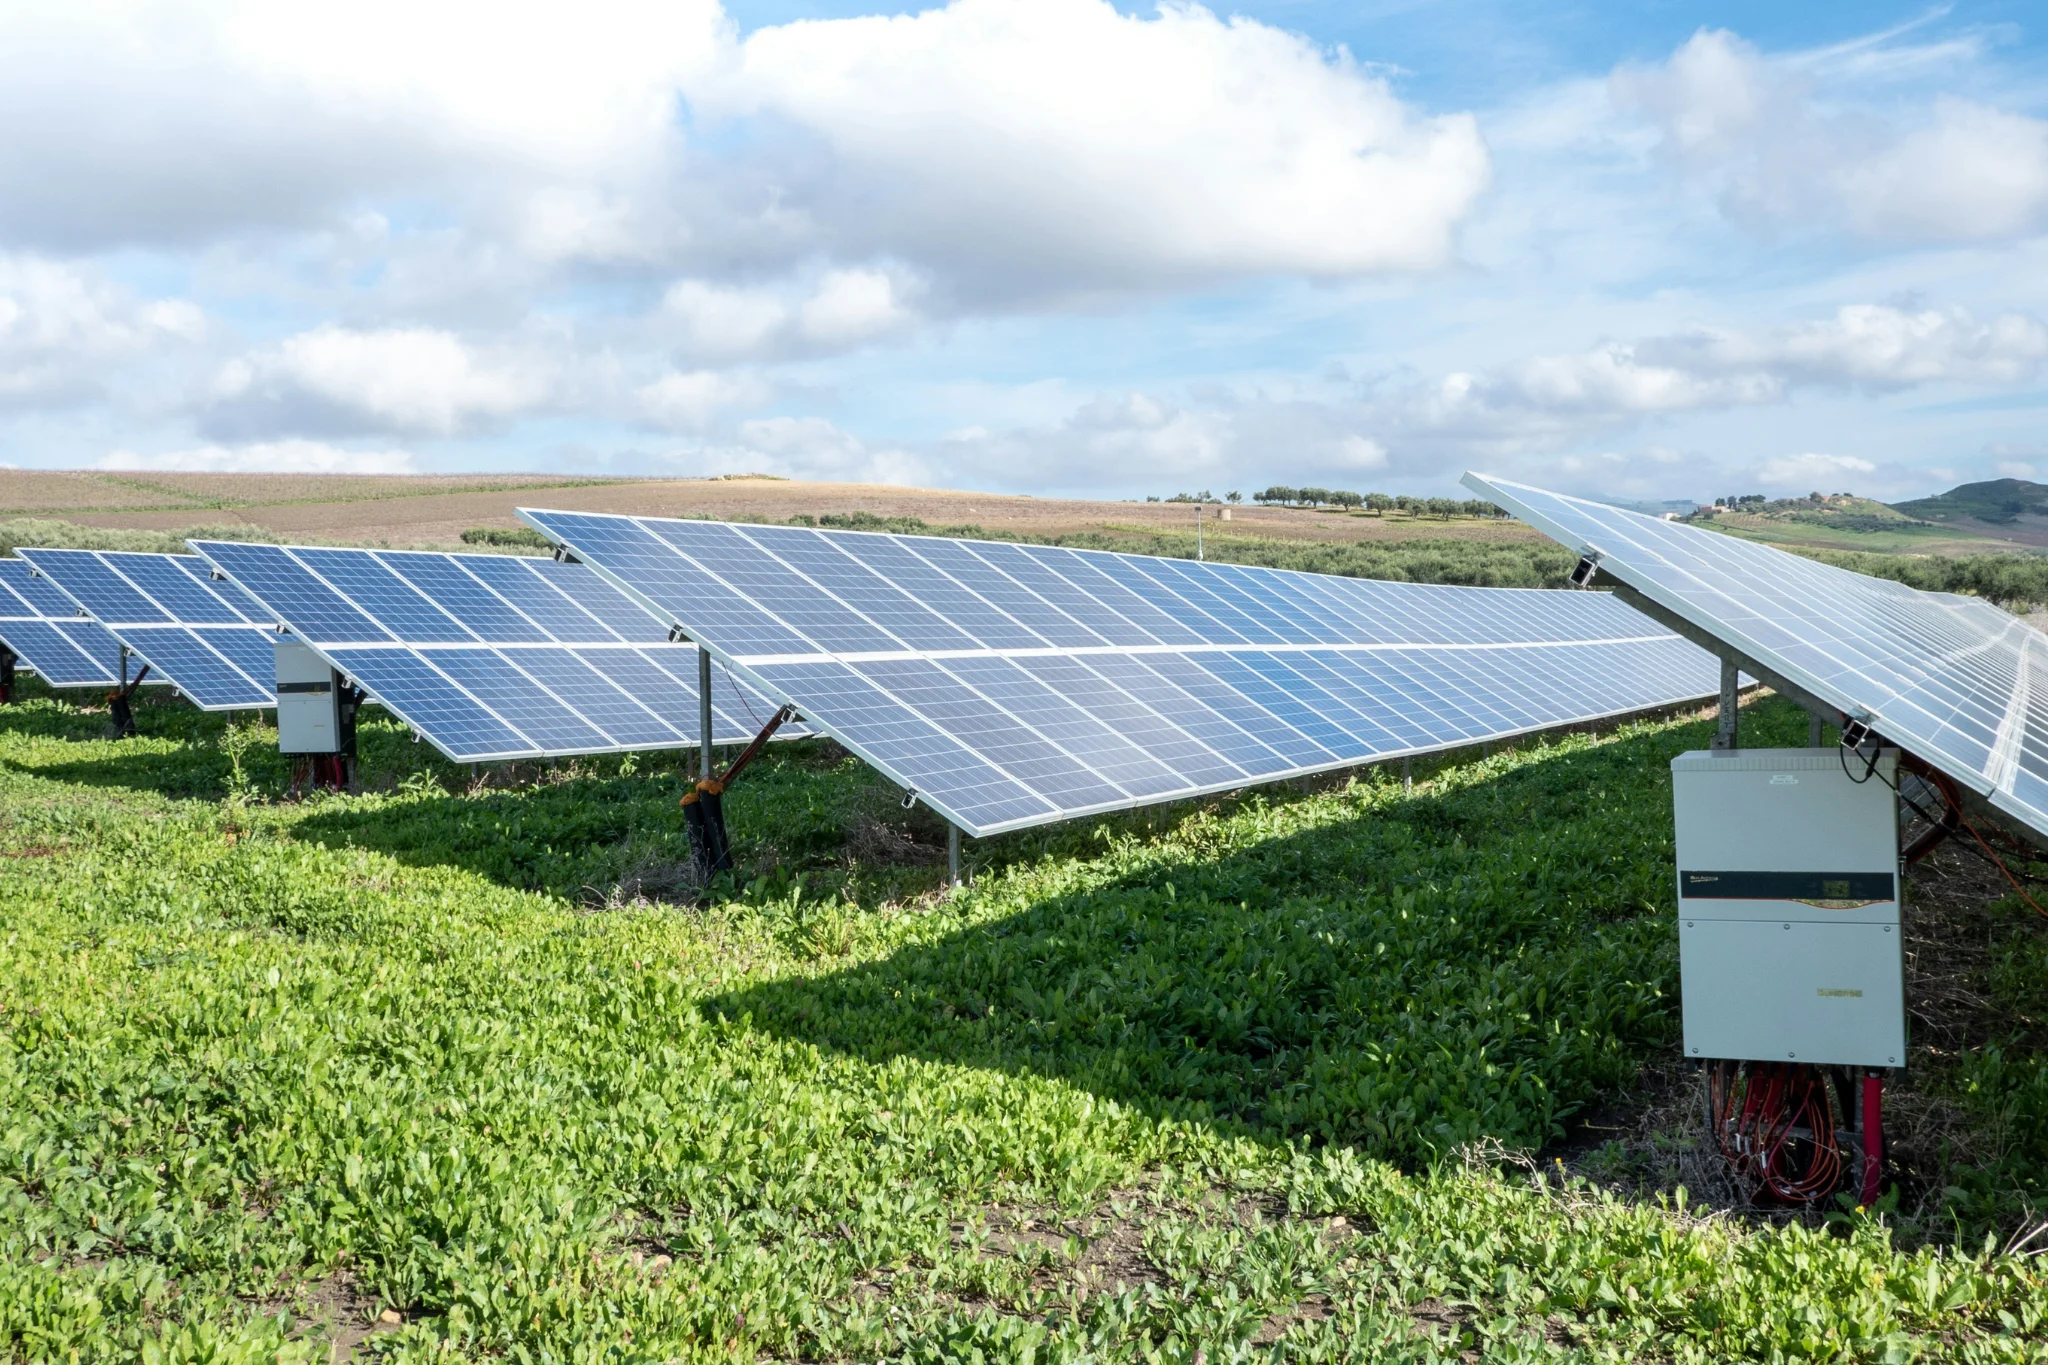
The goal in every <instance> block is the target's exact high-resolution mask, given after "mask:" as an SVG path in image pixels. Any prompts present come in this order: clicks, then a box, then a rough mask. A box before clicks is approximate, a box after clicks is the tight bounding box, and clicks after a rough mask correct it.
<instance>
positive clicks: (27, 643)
mask: <svg viewBox="0 0 2048 1365" xmlns="http://www.w3.org/2000/svg"><path fill="white" fill-rule="evenodd" d="M0 645H5V646H7V648H8V649H10V650H12V651H13V652H14V654H15V655H16V656H17V657H18V658H19V659H20V660H21V663H22V665H23V666H24V667H26V668H28V669H30V670H31V671H33V672H34V673H36V674H37V675H38V676H39V677H41V678H42V680H43V681H44V682H46V683H48V684H49V685H50V686H52V687H118V686H119V685H120V682H121V645H120V642H119V641H117V640H116V639H115V638H114V637H113V636H112V635H109V634H108V633H107V631H106V628H105V627H103V626H101V625H100V624H99V623H98V622H97V621H88V620H86V619H85V618H84V617H81V616H80V615H79V614H78V608H77V607H76V606H75V605H73V604H72V602H71V600H70V599H69V598H67V597H65V596H64V594H63V593H61V592H59V591H57V589H56V587H55V586H53V585H52V584H51V583H50V581H49V580H48V579H46V578H38V577H36V576H35V570H34V568H32V567H31V566H30V564H29V562H28V561H27V560H25V559H14V558H6V559H0Z"/></svg>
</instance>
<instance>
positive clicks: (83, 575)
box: [21, 550, 172, 624]
mask: <svg viewBox="0 0 2048 1365" xmlns="http://www.w3.org/2000/svg"><path fill="white" fill-rule="evenodd" d="M21 557H22V558H23V559H26V560H27V561H28V562H29V563H30V564H32V565H34V566H35V567H36V568H38V569H40V570H41V571H42V572H43V574H44V575H45V576H46V577H48V578H50V579H53V580H55V581H56V583H57V586H58V587H59V588H60V589H62V590H63V592H64V593H65V595H66V596H68V597H70V598H71V599H72V600H73V601H75V602H76V603H77V604H78V606H80V607H83V608H84V609H85V610H86V611H88V612H90V613H91V614H92V615H93V617H94V618H95V619H97V620H100V621H146V622H150V623H152V624H160V623H163V622H168V621H170V620H171V619H172V617H171V615H170V613H168V612H166V611H164V610H163V609H162V608H161V607H159V606H157V605H156V604H155V603H154V602H151V601H150V600H149V599H148V598H146V597H144V596H143V595H142V594H141V593H139V592H137V591H136V590H135V586H134V584H132V583H130V582H129V581H128V580H127V579H125V578H123V577H121V575H120V574H118V573H116V572H114V570H113V568H112V567H111V566H110V565H108V564H107V563H106V561H105V560H103V559H101V558H100V557H99V556H98V555H97V554H94V553H93V552H92V551H91V550H27V551H25V552H24V553H23V554H22V556H21Z"/></svg>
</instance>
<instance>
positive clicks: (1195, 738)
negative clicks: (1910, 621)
mask: <svg viewBox="0 0 2048 1365" xmlns="http://www.w3.org/2000/svg"><path fill="white" fill-rule="evenodd" d="M519 515H520V516H521V518H523V519H524V520H525V521H527V522H528V523H529V524H531V525H533V526H534V527H536V528H538V529H539V530H540V531H541V532H542V533H543V534H545V535H547V536H548V537H550V538H551V539H553V540H555V541H556V542H557V543H559V544H562V545H565V546H567V547H569V549H570V550H572V551H573V552H574V555H575V557H576V558H577V559H579V560H582V561H583V562H585V563H587V564H589V565H591V566H592V567H593V568H595V569H597V570H598V571H599V572H600V573H602V574H603V575H604V576H605V577H607V578H609V579H610V580H611V581H612V582H614V583H616V584H618V585H619V586H620V587H622V588H624V589H625V590H627V591H628V592H630V593H632V594H633V595H634V596H635V597H637V598H638V599H640V601H642V602H643V603H644V604H646V606H647V607H648V609H649V610H651V611H654V612H656V613H657V614H659V615H660V616H661V617H663V618H664V619H666V620H669V621H672V622H674V623H675V624H676V625H677V626H679V627H681V628H682V630H684V631H685V632H687V633H688V634H689V636H690V638H692V639H694V640H697V641H699V642H701V643H702V644H704V645H705V646H706V647H707V648H708V649H709V650H710V651H711V652H712V653H713V654H714V655H716V656H718V657H719V658H721V659H723V660H725V661H726V662H728V663H729V664H731V665H732V667H733V670H734V671H735V672H736V673H738V674H739V675H740V676H742V677H743V678H746V679H748V680H750V681H752V682H755V683H757V684H758V685H759V686H760V687H761V689H762V690H763V691H765V692H767V693H768V694H769V695H770V696H771V697H775V698H777V699H780V700H783V701H788V702H792V703H794V704H795V705H796V706H797V707H798V708H799V710H800V711H801V712H802V714H803V717H804V719H805V720H806V721H808V722H810V723H811V725H812V726H813V727H814V728H817V729H820V730H823V731H825V732H827V733H829V734H831V735H832V736H833V737H835V738H836V739H838V740H839V741H840V742H842V743H844V744H845V745H846V746H847V747H848V748H850V749H852V750H853V751H854V752H855V753H857V754H859V755H860V756H861V757H862V758H863V759H865V760H867V761H868V762H869V763H871V764H873V765H874V766H875V767H877V768H879V769H881V770H882V771H883V772H884V773H886V774H887V775H888V776H890V777H891V778H893V779H894V780H895V781H897V782H898V783H900V784H902V785H904V786H906V787H909V788H911V789H913V790H914V791H916V792H917V793H918V795H919V796H920V797H921V798H923V799H924V800H926V801H927V802H928V803H929V804H930V805H931V806H932V807H933V808H934V809H936V810H938V811H939V812H940V813H941V814H943V815H945V816H946V818H948V819H949V820H951V821H952V822H953V823H954V824H956V825H958V826H959V827H960V828H962V829H964V830H966V831H967V832H968V833H970V834H977V835H982V834H992V833H997V832H999V831H1002V830H1006V829H1016V828H1021V827H1024V826H1028V825H1035V824H1042V823H1046V822H1049V821H1053V820H1060V819H1066V818H1069V817H1072V816H1076V815H1083V814H1087V813H1089V812H1092V811H1102V810H1113V809H1118V808H1122V807H1128V806H1136V805H1144V804H1148V803H1151V802H1156V801H1164V800H1170V799H1175V798H1179V797H1185V796H1192V795H1197V794H1200V793H1202V792H1210V791H1225V790H1230V789H1232V788H1236V787H1242V786H1247V785H1250V784H1253V783H1258V782H1268V781H1272V780H1275V779H1278V778H1283V777H1289V776H1294V775H1297V774H1302V773H1310V772H1318V771H1324V770H1328V769H1332V768H1341V767H1348V766H1352V765H1356V764H1359V763H1365V762H1372V761H1376V760H1379V759H1384V758H1398V757H1401V756H1402V755H1404V754H1415V753H1421V752H1426V751H1430V750H1436V749H1444V748H1450V747H1456V746H1460V745H1465V744H1471V743H1475V742H1478V741H1482V740H1491V739H1501V738H1506V737H1509V736H1512V735H1516V734H1522V733H1527V732H1530V731H1534V730H1541V729H1547V728H1550V727H1552V726H1556V725H1561V724H1568V723H1573V722H1580V721H1588V720H1594V719H1598V718H1602V717H1606V716H1612V715H1618V714H1623V713H1627V712H1631V711H1638V710H1643V709H1647V708H1650V707H1655V706H1661V705H1666V704H1670V703H1673V702H1678V701H1684V700H1689V699H1692V698H1697V697H1702V696H1705V695H1707V694H1709V693H1711V692H1713V691H1714V690H1715V685H1716V678H1717V665H1716V663H1715V661H1714V660H1713V659H1712V657H1711V656H1709V655H1707V654H1705V653H1704V652H1702V651H1701V650H1699V649H1698V648H1697V647H1695V646H1693V645H1691V644H1689V643H1687V642H1686V641H1684V640H1683V639H1680V638H1679V637H1678V636H1676V635H1674V634H1673V633H1671V632H1670V631H1668V630H1665V629H1663V628H1661V627H1659V626H1657V625H1655V624H1654V623H1652V622H1650V621H1647V620H1645V619H1644V618H1643V617H1642V616H1641V615H1640V614H1638V613H1636V612H1634V611H1631V610H1629V609H1628V608H1627V607H1625V606H1623V605H1622V604H1620V603H1619V602H1615V601H1613V600H1611V599H1607V598H1605V597H1603V596H1597V595H1594V594H1586V593H1565V592H1541V591H1530V590H1512V589H1501V588H1455V587H1435V586H1424V585H1419V584H1412V583H1385V582H1371V581H1366V580H1362V579H1352V578H1336V577H1330V576H1327V575H1321V574H1307V573H1293V572H1288V571H1284V570H1276V569H1256V568H1246V567H1243V566H1239V565H1231V564H1198V563H1191V562H1188V561H1185V560H1171V559H1155V558H1151V557H1148V556H1141V555H1121V554H1107V553H1101V552H1097V551H1082V550H1065V549H1055V548H1051V547H1047V546H1037V545H1009V544H998V543H992V542H987V541H967V540H950V539H939V538H935V537H928V536H897V535H875V534H868V533H862V532H852V531H813V530H806V529H802V528H796V527H771V526H739V525H728V524H722V523H717V522H701V521H669V520H663V519H659V518H652V517H646V518H635V517H621V516H604V515H592V514H584V513H571V512H552V511H534V510H528V509H520V512H519Z"/></svg>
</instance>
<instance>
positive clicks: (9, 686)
mask: <svg viewBox="0 0 2048 1365" xmlns="http://www.w3.org/2000/svg"><path fill="white" fill-rule="evenodd" d="M13 700H14V651H13V650H11V649H9V648H8V647H7V646H6V645H0V706H5V705H6V704H7V703H8V702H11V701H13Z"/></svg>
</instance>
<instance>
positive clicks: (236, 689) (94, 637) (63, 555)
mask: <svg viewBox="0 0 2048 1365" xmlns="http://www.w3.org/2000/svg"><path fill="white" fill-rule="evenodd" d="M22 553H23V555H24V556H25V557H26V558H27V559H28V561H29V562H30V563H31V564H33V565H35V566H36V567H37V568H38V569H39V570H40V571H41V572H42V574H43V578H41V579H39V580H38V581H39V582H46V583H48V584H50V585H52V586H53V587H54V588H56V589H57V590H58V591H59V592H60V593H61V594H62V595H63V596H64V597H66V598H67V599H68V600H69V601H70V602H71V603H72V604H73V605H74V607H75V608H76V609H78V610H84V611H88V612H91V613H92V615H93V616H94V618H95V620H94V622H92V623H78V624H74V623H70V622H62V623H59V624H58V626H57V628H58V629H59V630H60V631H64V632H67V633H71V634H72V635H73V636H74V638H76V640H77V643H78V644H79V645H80V647H81V648H84V649H87V650H89V651H93V652H95V653H100V652H104V653H106V654H107V655H108V656H109V657H111V658H112V659H113V660H114V661H115V666H116V680H118V664H119V658H120V648H121V646H123V645H125V646H127V647H128V648H129V649H130V650H131V651H132V652H133V653H134V654H135V655H137V656H138V658H139V659H141V660H143V661H146V662H147V663H148V664H149V671H148V673H147V674H145V675H143V676H144V682H145V685H152V686H153V685H163V686H171V687H176V688H177V689H178V690H179V691H180V692H182V693H183V694H184V695H185V697H186V698H187V699H188V700H190V701H191V702H192V703H193V704H194V705H196V706H200V707H203V708H205V709H207V710H233V709H236V708H242V707H251V706H267V705H270V704H272V702H273V701H274V698H273V696H272V693H271V667H270V664H269V663H268V661H267V660H266V662H265V663H264V665H263V668H262V670H261V672H259V673H256V674H253V675H246V676H245V675H244V673H243V672H242V671H241V670H240V669H238V668H236V667H234V666H233V665H232V663H231V662H230V661H229V660H228V659H226V658H224V657H222V656H221V655H220V654H219V653H218V652H217V651H216V650H215V649H214V648H212V646H211V644H210V643H209V642H208V641H206V640H203V639H201V638H200V637H199V636H197V635H195V634H193V633H192V630H191V628H190V623H191V622H194V621H198V622H214V623H217V624H215V625H214V626H212V627H210V628H211V629H216V630H224V631H229V632H231V633H234V632H239V633H244V634H255V633H256V632H257V628H256V627H253V626H250V625H247V624H243V617H242V616H241V614H240V613H239V612H237V611H236V610H235V609H234V608H233V607H232V606H230V605H229V603H228V601H227V600H226V599H225V598H224V597H223V596H222V595H220V594H219V593H218V592H216V591H215V588H216V587H217V586H219V585H216V584H213V583H211V582H210V581H208V579H207V578H206V577H205V576H204V573H203V571H199V572H195V571H194V570H195V567H196V566H194V565H191V564H189V563H186V562H182V561H186V560H189V559H190V558H191V557H190V556H176V555H162V554H137V553H132V552H129V551H111V550H39V549H28V550H24V551H23V552H22ZM227 622H234V623H236V624H234V625H227V624H220V623H227ZM81 629H83V630H85V631H87V632H89V634H87V635H84V636H80V635H79V634H78V632H79V631H80V630H81ZM266 648H267V646H266ZM141 667H142V665H141V663H137V664H136V665H135V669H136V671H138V672H139V671H140V669H141Z"/></svg>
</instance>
